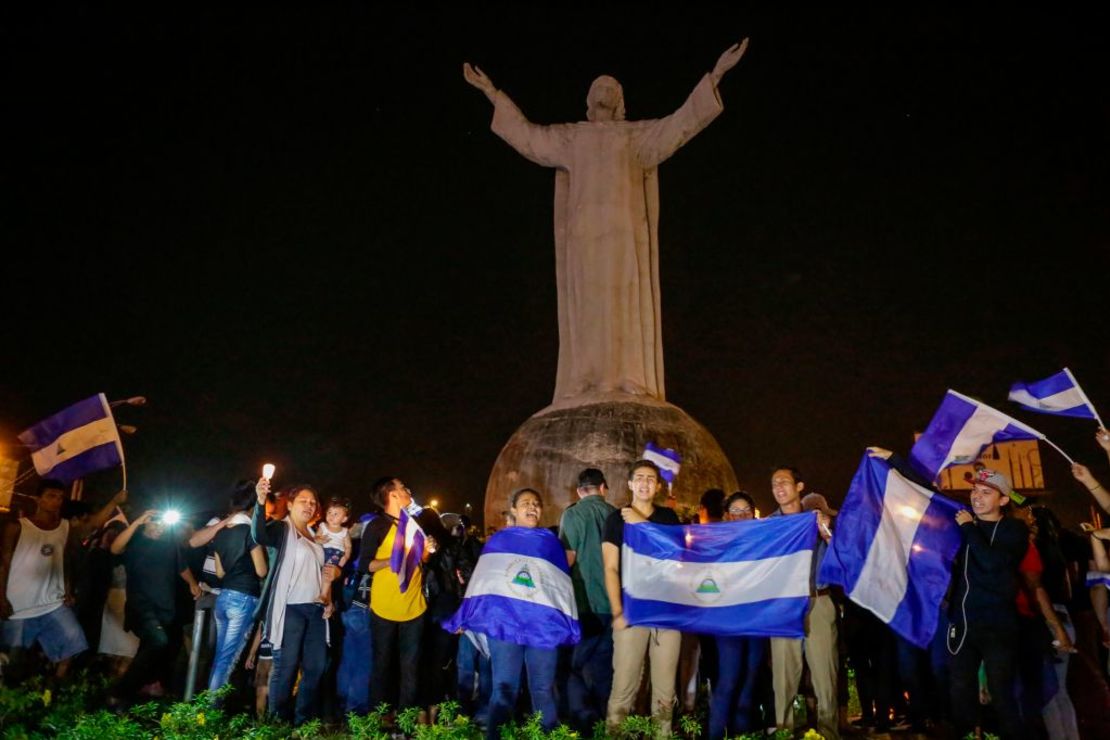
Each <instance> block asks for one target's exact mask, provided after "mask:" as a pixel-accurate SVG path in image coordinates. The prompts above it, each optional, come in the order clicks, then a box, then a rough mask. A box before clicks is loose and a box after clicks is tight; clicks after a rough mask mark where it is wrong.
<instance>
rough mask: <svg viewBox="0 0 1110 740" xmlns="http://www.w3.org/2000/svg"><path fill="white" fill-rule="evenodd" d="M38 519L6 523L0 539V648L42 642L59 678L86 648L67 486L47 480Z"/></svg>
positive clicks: (14, 651) (41, 491) (19, 647)
mask: <svg viewBox="0 0 1110 740" xmlns="http://www.w3.org/2000/svg"><path fill="white" fill-rule="evenodd" d="M35 497H36V498H37V499H38V506H37V507H36V509H35V514H34V516H32V517H30V518H23V519H20V520H18V521H15V522H7V523H6V524H5V525H4V530H3V536H2V538H0V618H3V620H4V621H3V623H2V624H0V647H3V648H4V649H6V650H9V651H11V653H12V658H13V663H16V662H18V654H19V652H20V651H22V650H24V649H26V648H29V647H31V646H32V645H34V644H35V642H38V643H39V645H41V646H42V650H43V652H44V653H45V654H46V657H47V658H48V659H49V660H50V661H51V662H52V663H54V664H55V666H56V675H57V676H58V677H59V678H61V677H63V676H64V675H65V673H66V670H67V669H68V668H69V660H70V658H72V657H73V656H74V655H77V654H78V653H80V652H83V651H85V650H86V649H88V645H87V644H86V642H85V634H84V633H83V632H82V631H81V626H80V625H79V624H78V622H77V616H76V614H74V612H73V609H71V608H70V607H71V605H72V603H73V596H72V592H71V590H70V583H69V573H68V572H67V571H66V568H65V549H66V542H67V540H68V539H69V533H70V527H69V522H68V521H66V520H64V519H62V516H61V512H62V504H63V503H64V502H65V497H66V494H65V487H64V486H63V485H62V484H61V483H58V482H57V481H50V480H44V481H42V482H41V483H40V484H39V488H38V492H37V493H36V494H35Z"/></svg>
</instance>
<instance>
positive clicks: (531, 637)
mask: <svg viewBox="0 0 1110 740" xmlns="http://www.w3.org/2000/svg"><path fill="white" fill-rule="evenodd" d="M443 628H444V629H445V630H447V631H448V632H456V631H458V630H460V629H462V630H468V631H470V632H477V633H479V634H483V635H486V636H487V637H492V638H494V639H497V640H501V641H503V642H512V643H515V644H517V645H526V646H528V647H534V648H542V649H552V648H556V647H558V646H560V645H574V644H575V643H577V642H578V641H579V640H580V639H581V632H580V631H579V627H578V607H577V606H575V602H574V586H573V585H571V581H570V568H569V567H568V566H567V555H566V552H565V551H564V550H563V545H562V543H561V542H559V538H558V537H556V536H555V535H554V534H552V533H551V531H549V530H547V529H543V528H542V527H536V528H528V527H507V528H505V529H502V530H500V531H498V532H496V533H495V534H494V535H493V536H492V537H490V538H489V540H488V541H487V542H486V546H485V547H484V548H483V549H482V557H480V558H478V564H477V565H476V566H475V568H474V574H473V575H472V576H471V578H470V585H468V586H467V587H466V596H465V598H463V603H462V606H460V607H459V610H458V611H457V612H455V614H454V616H452V617H451V618H450V619H448V620H447V621H446V622H444V623H443Z"/></svg>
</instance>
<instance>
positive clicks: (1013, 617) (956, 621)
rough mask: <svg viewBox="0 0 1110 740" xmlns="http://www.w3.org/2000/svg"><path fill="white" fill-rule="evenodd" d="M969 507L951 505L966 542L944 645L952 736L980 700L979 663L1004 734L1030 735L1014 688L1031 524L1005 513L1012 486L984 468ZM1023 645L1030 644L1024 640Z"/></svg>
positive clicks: (972, 718)
mask: <svg viewBox="0 0 1110 740" xmlns="http://www.w3.org/2000/svg"><path fill="white" fill-rule="evenodd" d="M971 483H972V489H971V509H972V511H973V512H974V514H972V513H971V512H969V511H968V510H967V509H960V510H959V511H958V512H956V523H957V524H959V526H960V531H961V534H962V535H963V539H964V547H962V548H960V551H959V554H958V556H957V559H956V565H955V567H954V569H953V580H955V593H954V595H953V598H952V601H951V602H950V608H949V616H950V622H951V626H950V627H949V630H948V635H947V637H948V651H949V653H951V655H952V660H951V699H952V715H953V721H954V722H955V725H956V735H957V737H963V736H964V735H965V734H967V733H970V732H973V731H974V730H975V726H976V724H977V714H978V711H977V710H978V705H979V664H980V663H982V664H983V665H984V667H985V670H986V674H987V687H988V689H989V690H990V695H991V703H992V705H993V706H994V709H995V712H996V714H997V716H998V722H999V725H1000V729H1001V735H1002V737H1003V738H1025V737H1030V736H1031V734H1030V732H1029V730H1028V727H1027V725H1026V724H1025V723H1023V722H1022V720H1021V712H1020V710H1019V708H1018V704H1017V700H1016V695H1015V693H1014V686H1015V676H1016V670H1017V663H1016V657H1017V650H1018V643H1017V639H1018V612H1017V605H1016V599H1017V592H1018V565H1019V564H1020V563H1021V560H1022V558H1023V557H1024V556H1025V552H1026V550H1027V549H1028V548H1029V530H1028V529H1027V528H1026V526H1025V524H1024V523H1023V522H1021V521H1019V520H1017V519H1014V518H1011V517H1007V516H1006V515H1005V513H1004V512H1003V507H1004V506H1006V505H1007V504H1009V503H1010V494H1011V493H1013V487H1012V486H1011V485H1010V481H1009V480H1008V479H1007V478H1006V476H1004V475H1002V473H999V472H997V471H994V470H990V469H989V468H982V469H980V470H977V471H976V473H975V476H974V477H973V478H972V481H971ZM1026 649H1030V648H1029V647H1028V646H1026Z"/></svg>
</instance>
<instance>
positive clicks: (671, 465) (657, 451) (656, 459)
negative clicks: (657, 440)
mask: <svg viewBox="0 0 1110 740" xmlns="http://www.w3.org/2000/svg"><path fill="white" fill-rule="evenodd" d="M643 459H644V460H647V461H649V462H653V463H655V467H657V468H659V475H661V476H663V480H665V481H666V482H667V483H674V479H675V478H676V477H677V476H678V469H679V468H680V467H682V455H679V454H678V453H677V452H675V451H674V450H672V449H670V448H669V447H659V446H657V445H655V444H653V443H651V442H648V443H647V444H645V445H644V456H643Z"/></svg>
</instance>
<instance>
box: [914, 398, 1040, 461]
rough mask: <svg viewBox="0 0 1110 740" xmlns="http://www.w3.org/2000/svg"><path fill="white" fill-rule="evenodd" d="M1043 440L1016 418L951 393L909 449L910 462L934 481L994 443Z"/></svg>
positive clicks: (1036, 432) (977, 455)
mask: <svg viewBox="0 0 1110 740" xmlns="http://www.w3.org/2000/svg"><path fill="white" fill-rule="evenodd" d="M1044 438H1045V436H1044V435H1043V434H1041V433H1040V432H1038V431H1037V430H1036V429H1033V428H1032V427H1030V426H1028V425H1026V424H1022V423H1021V422H1020V421H1018V420H1017V419H1013V418H1011V417H1009V416H1007V415H1006V414H1004V413H1002V412H1001V411H999V410H997V409H994V408H991V407H990V406H987V405H986V404H984V403H980V402H979V401H975V400H973V399H971V398H968V397H967V396H965V395H963V394H961V393H957V392H956V391H953V390H950V391H948V392H947V393H946V394H945V395H944V400H943V401H941V404H940V407H939V408H938V409H937V411H936V413H935V414H933V419H932V421H930V422H929V426H928V427H927V428H926V429H925V433H924V434H922V435H921V437H920V438H918V440H917V442H915V443H914V445H913V449H911V450H910V463H911V464H912V465H913V466H914V469H915V470H917V472H919V473H920V474H921V475H922V477H924V478H926V479H928V480H930V481H932V480H936V477H937V475H939V474H940V471H942V470H944V469H945V468H947V467H948V466H949V465H958V464H966V463H970V462H974V461H975V459H976V458H977V457H979V453H981V452H982V451H983V448H984V447H986V446H987V445H989V444H991V443H992V442H1005V441H1008V440H1012V439H1044Z"/></svg>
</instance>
